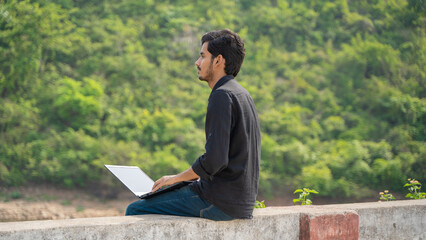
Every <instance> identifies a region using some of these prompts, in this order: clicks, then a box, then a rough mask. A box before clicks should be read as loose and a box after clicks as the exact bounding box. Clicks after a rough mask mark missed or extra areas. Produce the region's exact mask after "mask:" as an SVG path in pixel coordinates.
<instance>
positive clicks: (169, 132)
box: [0, 0, 426, 197]
mask: <svg viewBox="0 0 426 240" xmlns="http://www.w3.org/2000/svg"><path fill="white" fill-rule="evenodd" d="M425 14H426V4H425V1H423V0H392V1H385V0H374V1H367V0H360V1H348V0H335V1H325V0H315V1H307V0H297V1H295V0H286V1H285V0H270V1H267V0H262V1H253V0H236V1H225V0H215V1H193V0H192V1H191V0H176V1H153V0H120V1H119V0H102V1H100V0H91V1H81V0H60V1H49V0H39V1H29V0H26V1H17V0H11V1H4V0H2V1H1V5H0V96H1V98H0V185H3V186H11V185H23V184H26V183H28V182H51V183H54V184H58V185H65V186H69V187H73V186H85V185H87V184H89V183H93V182H97V183H102V184H106V185H110V186H111V184H113V181H111V178H109V174H108V173H107V172H106V171H105V170H104V168H103V164H131V165H139V166H141V168H143V169H145V170H147V171H148V172H150V173H152V176H153V177H154V178H156V177H159V176H161V175H162V174H173V173H176V172H179V171H181V170H184V169H186V168H187V167H189V166H190V165H191V164H192V163H193V162H194V160H195V159H196V158H197V157H198V156H199V155H201V154H202V153H203V147H204V143H205V136H204V115H205V111H206V106H207V99H208V96H209V93H210V88H209V87H208V86H207V84H205V83H203V82H200V81H199V80H198V79H197V75H196V69H195V66H194V61H195V60H196V59H197V58H198V54H199V49H200V38H201V36H202V34H203V33H205V32H207V31H210V30H213V29H222V28H230V29H232V30H234V31H236V32H238V33H239V34H240V35H241V36H242V38H243V39H244V40H245V44H246V59H245V61H244V64H243V67H242V70H241V72H240V74H239V76H238V77H237V80H238V81H239V82H240V83H241V84H242V85H243V86H244V87H246V88H247V89H248V90H249V92H250V93H251V95H252V96H253V98H254V100H255V103H256V105H257V108H258V111H259V115H260V120H261V128H262V129H261V130H262V162H261V182H260V184H261V185H260V187H261V188H260V191H261V193H262V194H264V195H265V194H266V195H268V194H269V195H270V194H272V188H273V187H275V188H278V189H286V188H293V189H294V188H297V187H302V186H303V187H309V188H313V189H316V190H318V192H320V195H323V196H332V197H333V196H345V197H363V196H368V195H371V194H375V193H371V190H372V189H383V188H386V189H392V190H401V186H402V185H403V184H404V182H405V180H406V179H407V178H408V177H411V178H416V179H419V180H420V181H422V182H425V181H426V178H425V176H426V170H425V166H426V100H425V96H426V69H425V66H426V37H425V30H426V29H425V24H426V16H425ZM274 192H275V193H276V194H279V193H280V191H277V190H274Z"/></svg>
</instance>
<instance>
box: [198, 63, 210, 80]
mask: <svg viewBox="0 0 426 240" xmlns="http://www.w3.org/2000/svg"><path fill="white" fill-rule="evenodd" d="M198 70H200V73H201V68H198ZM212 78H213V61H211V62H210V65H209V68H208V69H207V72H206V74H205V76H201V75H198V79H200V81H205V82H209V81H210V80H211V79H212Z"/></svg>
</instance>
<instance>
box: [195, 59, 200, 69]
mask: <svg viewBox="0 0 426 240" xmlns="http://www.w3.org/2000/svg"><path fill="white" fill-rule="evenodd" d="M199 62H200V58H198V59H197V61H195V66H197V67H198V66H200V63H199Z"/></svg>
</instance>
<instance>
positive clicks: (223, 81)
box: [212, 75, 234, 92]
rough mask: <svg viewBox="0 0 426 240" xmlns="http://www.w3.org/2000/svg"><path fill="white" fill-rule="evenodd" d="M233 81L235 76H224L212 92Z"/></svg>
mask: <svg viewBox="0 0 426 240" xmlns="http://www.w3.org/2000/svg"><path fill="white" fill-rule="evenodd" d="M231 79H234V76H233V75H226V76H223V77H222V78H221V79H219V81H217V83H216V84H215V85H214V87H213V90H212V92H213V91H214V90H216V89H218V88H219V87H220V86H222V85H223V84H225V83H226V82H228V81H229V80H231Z"/></svg>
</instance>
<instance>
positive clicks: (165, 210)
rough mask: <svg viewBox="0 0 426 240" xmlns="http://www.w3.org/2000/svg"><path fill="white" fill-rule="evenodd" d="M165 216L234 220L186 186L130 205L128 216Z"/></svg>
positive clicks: (127, 211)
mask: <svg viewBox="0 0 426 240" xmlns="http://www.w3.org/2000/svg"><path fill="white" fill-rule="evenodd" d="M143 214H165V215H178V216H188V217H201V218H207V219H210V220H215V221H229V220H233V219H234V218H233V217H231V216H229V215H227V214H225V213H224V212H222V211H221V210H220V209H218V208H217V207H215V206H214V205H212V204H211V203H209V202H207V201H206V200H204V199H202V198H201V197H200V196H198V194H196V193H195V192H193V191H192V190H191V189H190V188H189V187H188V186H185V187H182V188H180V189H176V190H174V191H171V192H167V193H164V194H160V195H158V196H155V197H152V198H149V199H142V200H139V201H136V202H133V203H131V204H130V205H129V206H128V207H127V210H126V216H128V215H143Z"/></svg>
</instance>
